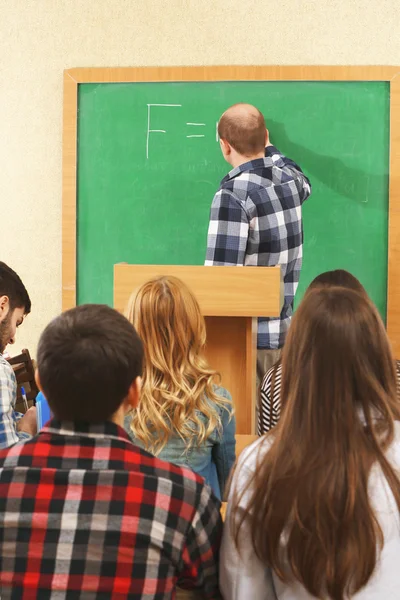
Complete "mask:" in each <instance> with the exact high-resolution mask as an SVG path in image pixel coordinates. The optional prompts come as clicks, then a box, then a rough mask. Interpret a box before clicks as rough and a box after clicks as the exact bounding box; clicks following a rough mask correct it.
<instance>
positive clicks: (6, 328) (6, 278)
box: [0, 262, 36, 448]
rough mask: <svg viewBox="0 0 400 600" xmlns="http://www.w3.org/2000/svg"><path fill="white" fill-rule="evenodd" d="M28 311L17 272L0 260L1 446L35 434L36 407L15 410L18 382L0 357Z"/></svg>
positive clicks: (26, 299)
mask: <svg viewBox="0 0 400 600" xmlns="http://www.w3.org/2000/svg"><path fill="white" fill-rule="evenodd" d="M30 311H31V301H30V298H29V296H28V292H27V291H26V288H25V286H24V284H23V283H22V281H21V279H20V278H19V277H18V275H17V274H16V273H15V271H13V270H12V269H10V267H9V266H7V265H6V264H5V263H3V262H0V448H7V447H8V446H11V445H12V444H15V443H16V442H19V441H23V440H27V439H30V438H31V437H32V435H35V433H36V409H35V408H34V407H32V408H30V409H29V410H28V411H27V412H26V414H25V415H22V414H20V413H17V412H16V411H15V410H14V407H15V402H16V399H17V382H16V379H15V375H14V371H13V369H12V367H11V365H10V364H9V363H8V362H7V361H6V359H5V358H4V356H3V353H4V350H5V349H6V346H7V345H8V344H13V343H14V341H15V334H16V331H17V327H19V326H20V325H21V324H22V323H23V320H24V317H25V316H26V315H27V314H29V313H30Z"/></svg>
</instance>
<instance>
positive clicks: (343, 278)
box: [257, 269, 400, 435]
mask: <svg viewBox="0 0 400 600" xmlns="http://www.w3.org/2000/svg"><path fill="white" fill-rule="evenodd" d="M332 286H339V287H344V288H348V289H350V290H355V291H356V292H358V293H359V294H365V295H367V292H366V291H365V288H364V287H363V285H362V284H361V283H360V282H359V280H358V279H357V278H356V277H354V275H352V274H351V273H349V271H345V270H344V269H335V270H334V271H326V272H325V273H321V274H320V275H317V277H315V279H313V280H312V282H311V283H310V285H309V286H308V288H307V290H306V293H307V292H308V291H309V290H312V289H314V288H316V287H332ZM395 367H396V374H397V394H398V395H399V397H400V361H398V360H397V361H395ZM281 379H282V357H280V358H279V360H278V361H277V362H276V363H275V365H274V366H273V367H271V369H269V371H267V373H266V374H265V375H264V378H263V380H262V382H261V386H260V398H259V411H258V428H257V432H258V435H263V434H264V433H267V432H268V431H270V430H271V429H272V428H273V427H275V425H276V424H277V423H278V421H279V417H280V413H281V384H282V382H281Z"/></svg>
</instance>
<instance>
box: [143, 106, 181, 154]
mask: <svg viewBox="0 0 400 600" xmlns="http://www.w3.org/2000/svg"><path fill="white" fill-rule="evenodd" d="M154 106H159V107H168V106H169V107H175V108H177V107H180V106H182V104H148V105H147V138H146V158H149V141H150V134H151V133H167V132H166V130H165V129H151V109H152V107H154Z"/></svg>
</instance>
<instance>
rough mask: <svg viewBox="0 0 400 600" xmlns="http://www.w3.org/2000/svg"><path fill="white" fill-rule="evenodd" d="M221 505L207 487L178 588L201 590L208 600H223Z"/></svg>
mask: <svg viewBox="0 0 400 600" xmlns="http://www.w3.org/2000/svg"><path fill="white" fill-rule="evenodd" d="M220 506H221V504H220V502H219V501H218V500H217V499H216V498H215V496H214V495H213V493H212V491H211V488H209V487H208V486H206V485H205V486H204V487H203V488H202V491H201V493H200V500H199V504H198V507H197V509H196V511H195V514H194V517H193V520H192V522H191V524H190V527H189V530H188V532H187V535H186V540H185V544H184V548H183V554H182V556H183V569H182V571H181V573H180V575H179V577H178V582H177V585H178V586H179V587H181V588H183V589H187V590H189V589H192V590H194V589H197V590H199V591H200V590H201V592H202V597H203V598H207V599H209V600H214V599H215V600H218V599H220V598H221V595H220V592H219V587H218V552H219V546H220V541H221V534H222V518H221V513H220Z"/></svg>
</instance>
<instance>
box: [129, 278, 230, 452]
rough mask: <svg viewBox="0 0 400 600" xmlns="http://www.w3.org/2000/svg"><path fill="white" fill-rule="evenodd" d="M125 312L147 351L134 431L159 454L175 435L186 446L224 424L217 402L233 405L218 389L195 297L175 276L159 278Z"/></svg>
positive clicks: (133, 297)
mask: <svg viewBox="0 0 400 600" xmlns="http://www.w3.org/2000/svg"><path fill="white" fill-rule="evenodd" d="M127 317H128V319H129V321H130V322H131V323H133V324H134V325H135V327H136V328H137V331H138V333H139V335H140V337H141V339H142V340H143V344H144V350H145V364H144V372H143V385H142V393H141V401H140V404H139V406H138V407H137V408H136V409H135V410H134V411H133V413H132V415H133V416H132V421H131V430H132V433H133V435H134V436H135V438H137V439H139V440H140V441H141V442H142V443H143V444H144V447H145V448H146V449H147V450H149V451H150V452H152V453H153V454H156V455H157V454H159V453H160V452H161V450H162V449H163V448H164V446H165V445H166V443H167V442H168V440H169V439H170V437H172V436H173V435H179V436H180V437H181V438H182V439H183V440H185V443H186V445H187V447H190V446H191V445H200V444H202V443H203V442H204V441H205V440H206V439H207V438H208V437H209V436H210V435H211V433H212V432H213V431H214V430H215V429H218V428H220V427H221V425H222V423H221V418H220V415H219V412H218V410H216V407H217V408H218V407H221V408H225V409H227V410H228V409H230V410H232V403H231V402H230V401H229V400H227V399H226V398H223V397H222V396H219V395H217V394H216V393H215V391H214V382H215V381H216V379H217V373H216V371H214V370H213V369H211V368H210V366H209V365H208V363H207V361H206V359H205V356H204V347H205V343H206V326H205V322H204V318H203V316H202V314H201V312H200V307H199V304H198V302H197V300H196V297H195V296H194V294H193V293H192V291H191V290H190V289H189V288H188V287H187V286H186V285H185V284H184V283H183V281H181V280H180V279H178V278H177V277H156V278H155V279H152V280H150V281H148V282H147V283H145V284H144V285H142V286H141V288H140V289H139V290H138V291H137V292H136V293H134V294H133V295H132V296H131V299H130V301H129V306H128V309H127ZM209 400H212V401H213V403H210V402H209ZM199 412H201V413H202V414H204V415H205V416H206V417H207V425H205V424H204V421H203V420H202V419H201V418H200V416H199Z"/></svg>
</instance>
